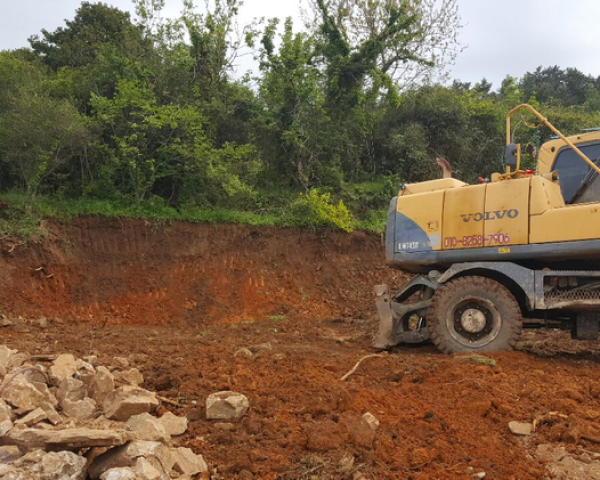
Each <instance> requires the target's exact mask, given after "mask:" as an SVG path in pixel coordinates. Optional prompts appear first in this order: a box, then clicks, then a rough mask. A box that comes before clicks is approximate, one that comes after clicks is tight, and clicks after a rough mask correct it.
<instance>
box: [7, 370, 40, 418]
mask: <svg viewBox="0 0 600 480" xmlns="http://www.w3.org/2000/svg"><path fill="white" fill-rule="evenodd" d="M2 398H3V399H4V400H6V401H7V402H8V403H10V404H11V405H12V406H14V407H16V408H18V409H24V410H28V411H32V410H35V409H36V408H37V407H39V406H41V405H42V404H43V403H44V402H45V401H46V400H47V398H46V396H45V395H44V394H43V393H41V392H40V391H39V390H38V389H37V388H35V386H34V385H33V384H31V382H29V381H28V380H27V379H26V378H25V377H24V376H23V375H17V376H16V377H15V378H14V379H13V380H12V381H11V382H10V384H9V385H8V386H7V387H6V388H5V389H4V391H3V392H2Z"/></svg>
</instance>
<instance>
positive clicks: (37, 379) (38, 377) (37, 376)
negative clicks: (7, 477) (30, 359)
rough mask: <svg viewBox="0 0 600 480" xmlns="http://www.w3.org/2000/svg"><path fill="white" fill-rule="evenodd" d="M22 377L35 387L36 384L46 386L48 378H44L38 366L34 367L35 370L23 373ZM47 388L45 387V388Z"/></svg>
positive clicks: (41, 369)
mask: <svg viewBox="0 0 600 480" xmlns="http://www.w3.org/2000/svg"><path fill="white" fill-rule="evenodd" d="M23 375H24V376H25V378H26V379H27V380H28V381H29V382H31V383H32V384H34V385H36V386H37V385H38V384H41V385H46V383H47V382H48V377H47V376H46V374H45V373H44V370H43V368H42V367H41V366H40V365H36V367H35V368H33V369H31V370H27V371H26V372H23ZM47 387H48V386H47V385H46V388H47Z"/></svg>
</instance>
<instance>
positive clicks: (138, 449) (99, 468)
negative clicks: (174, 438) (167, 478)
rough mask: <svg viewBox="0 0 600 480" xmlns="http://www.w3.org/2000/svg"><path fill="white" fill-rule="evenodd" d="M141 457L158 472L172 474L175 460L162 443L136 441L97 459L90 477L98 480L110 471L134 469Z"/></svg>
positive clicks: (92, 466) (113, 449)
mask: <svg viewBox="0 0 600 480" xmlns="http://www.w3.org/2000/svg"><path fill="white" fill-rule="evenodd" d="M140 457H143V458H145V459H146V460H147V461H149V462H150V463H151V464H152V466H153V467H154V468H156V469H157V470H161V469H162V470H163V471H164V472H170V471H171V469H172V467H173V462H174V460H173V458H172V455H171V452H170V451H169V449H168V448H167V447H166V446H165V445H163V444H162V443H160V442H151V441H144V440H134V441H132V442H129V443H127V444H126V445H123V446H121V447H118V448H112V449H110V450H108V451H107V452H105V453H103V454H102V455H99V456H98V457H96V458H95V459H94V461H93V462H92V464H91V465H90V468H89V470H88V475H89V476H90V478H91V479H92V480H96V479H98V478H101V475H102V474H103V472H106V471H108V470H110V469H114V468H123V467H133V466H134V465H135V463H136V462H137V459H138V458H140Z"/></svg>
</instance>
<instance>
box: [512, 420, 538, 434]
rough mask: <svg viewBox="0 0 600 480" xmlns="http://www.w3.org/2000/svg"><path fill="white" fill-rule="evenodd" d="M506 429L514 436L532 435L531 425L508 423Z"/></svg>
mask: <svg viewBox="0 0 600 480" xmlns="http://www.w3.org/2000/svg"><path fill="white" fill-rule="evenodd" d="M508 428H509V429H510V431H511V432H512V433H513V434H514V435H521V436H526V435H531V434H532V433H533V425H532V424H531V423H523V422H509V424H508Z"/></svg>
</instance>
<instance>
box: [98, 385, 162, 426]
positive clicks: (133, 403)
mask: <svg viewBox="0 0 600 480" xmlns="http://www.w3.org/2000/svg"><path fill="white" fill-rule="evenodd" d="M103 406H104V414H105V415H106V417H107V418H110V419H111V420H119V421H122V422H124V421H126V420H128V419H129V418H130V417H132V416H133V415H139V414H141V413H148V412H152V411H154V410H156V408H157V407H158V400H157V399H156V395H155V394H154V393H152V392H149V391H148V390H144V389H143V388H139V387H128V386H124V387H120V388H118V389H117V390H115V391H114V392H112V393H110V394H109V395H108V396H107V397H106V399H105V400H104V404H103Z"/></svg>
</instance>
